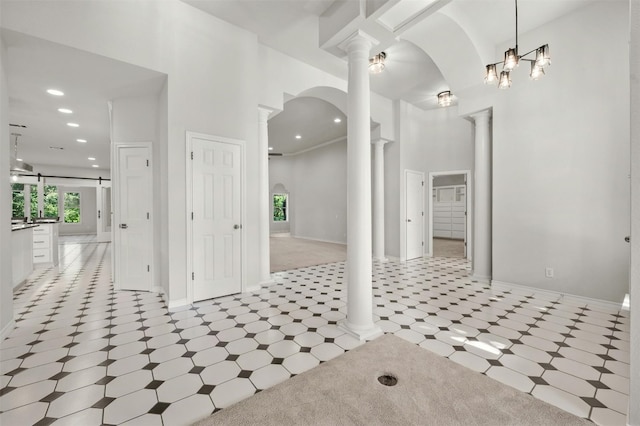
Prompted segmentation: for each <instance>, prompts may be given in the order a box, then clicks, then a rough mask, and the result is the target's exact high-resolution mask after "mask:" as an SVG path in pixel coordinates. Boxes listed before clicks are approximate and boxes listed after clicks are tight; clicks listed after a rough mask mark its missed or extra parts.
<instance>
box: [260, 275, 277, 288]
mask: <svg viewBox="0 0 640 426" xmlns="http://www.w3.org/2000/svg"><path fill="white" fill-rule="evenodd" d="M275 283H276V282H275V281H274V280H273V278H271V277H269V279H266V280H261V281H260V282H258V285H259V286H260V287H269V286H271V285H274V284H275Z"/></svg>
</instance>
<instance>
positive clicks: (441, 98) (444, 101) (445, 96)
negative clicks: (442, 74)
mask: <svg viewBox="0 0 640 426" xmlns="http://www.w3.org/2000/svg"><path fill="white" fill-rule="evenodd" d="M451 100H452V99H451V91H450V90H445V91H444V92H440V93H438V105H439V106H441V107H448V106H449V105H451Z"/></svg>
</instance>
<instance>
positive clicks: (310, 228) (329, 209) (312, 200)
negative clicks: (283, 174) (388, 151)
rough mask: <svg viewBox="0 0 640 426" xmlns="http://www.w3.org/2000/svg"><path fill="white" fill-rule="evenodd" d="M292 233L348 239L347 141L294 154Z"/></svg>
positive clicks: (341, 239)
mask: <svg viewBox="0 0 640 426" xmlns="http://www.w3.org/2000/svg"><path fill="white" fill-rule="evenodd" d="M294 179H295V193H294V194H292V195H291V205H292V206H293V211H292V213H291V216H292V218H293V222H292V224H291V233H292V234H293V236H296V237H300V238H310V239H316V240H322V241H329V242H334V243H343V244H346V242H347V142H346V141H341V142H336V143H332V144H330V145H327V146H323V147H321V148H318V149H314V150H312V151H308V152H305V153H303V154H299V155H296V156H295V163H294Z"/></svg>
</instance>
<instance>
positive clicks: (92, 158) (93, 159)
mask: <svg viewBox="0 0 640 426" xmlns="http://www.w3.org/2000/svg"><path fill="white" fill-rule="evenodd" d="M87 160H89V161H96V159H95V157H89V158H87Z"/></svg>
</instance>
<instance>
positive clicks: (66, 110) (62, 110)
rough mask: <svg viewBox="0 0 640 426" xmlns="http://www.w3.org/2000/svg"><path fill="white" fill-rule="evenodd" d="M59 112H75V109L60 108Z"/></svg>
mask: <svg viewBox="0 0 640 426" xmlns="http://www.w3.org/2000/svg"><path fill="white" fill-rule="evenodd" d="M58 112H61V113H63V114H73V111H71V110H70V109H69V108H58Z"/></svg>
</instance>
